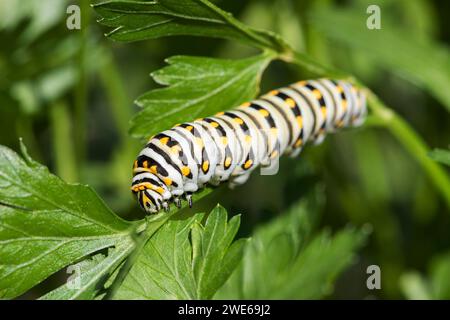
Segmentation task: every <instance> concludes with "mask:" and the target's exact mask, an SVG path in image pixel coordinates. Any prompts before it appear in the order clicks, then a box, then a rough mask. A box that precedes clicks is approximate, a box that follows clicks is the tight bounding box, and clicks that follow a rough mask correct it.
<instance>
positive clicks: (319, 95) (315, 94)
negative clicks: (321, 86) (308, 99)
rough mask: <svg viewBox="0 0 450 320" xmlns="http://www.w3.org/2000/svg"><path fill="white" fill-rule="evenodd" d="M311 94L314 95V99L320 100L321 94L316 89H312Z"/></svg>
mask: <svg viewBox="0 0 450 320" xmlns="http://www.w3.org/2000/svg"><path fill="white" fill-rule="evenodd" d="M312 93H313V94H314V96H315V97H316V99H320V98H322V93H321V92H320V91H319V90H318V89H314V90H313V91H312Z"/></svg>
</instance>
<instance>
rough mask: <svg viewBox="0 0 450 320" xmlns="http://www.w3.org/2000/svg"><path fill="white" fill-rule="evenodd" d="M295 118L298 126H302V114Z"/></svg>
mask: <svg viewBox="0 0 450 320" xmlns="http://www.w3.org/2000/svg"><path fill="white" fill-rule="evenodd" d="M295 120H297V124H298V126H299V127H300V128H302V127H303V118H302V116H297V117H295Z"/></svg>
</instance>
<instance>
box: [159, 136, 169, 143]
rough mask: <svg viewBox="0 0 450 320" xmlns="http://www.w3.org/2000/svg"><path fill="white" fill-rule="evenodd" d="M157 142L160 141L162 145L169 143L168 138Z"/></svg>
mask: <svg viewBox="0 0 450 320" xmlns="http://www.w3.org/2000/svg"><path fill="white" fill-rule="evenodd" d="M159 141H161V143H162V144H167V142H169V137H164V138H161V139H159Z"/></svg>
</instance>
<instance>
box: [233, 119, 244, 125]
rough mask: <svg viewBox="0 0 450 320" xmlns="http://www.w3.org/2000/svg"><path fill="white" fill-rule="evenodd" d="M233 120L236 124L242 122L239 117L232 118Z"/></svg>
mask: <svg viewBox="0 0 450 320" xmlns="http://www.w3.org/2000/svg"><path fill="white" fill-rule="evenodd" d="M234 122H236V123H237V124H243V123H244V121H243V120H242V119H241V118H234Z"/></svg>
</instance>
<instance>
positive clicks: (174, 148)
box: [170, 145, 181, 154]
mask: <svg viewBox="0 0 450 320" xmlns="http://www.w3.org/2000/svg"><path fill="white" fill-rule="evenodd" d="M180 149H181V148H180V146H179V145H175V146H173V147H172V148H170V152H171V153H172V154H177V153H178V152H179V151H180Z"/></svg>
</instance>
